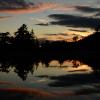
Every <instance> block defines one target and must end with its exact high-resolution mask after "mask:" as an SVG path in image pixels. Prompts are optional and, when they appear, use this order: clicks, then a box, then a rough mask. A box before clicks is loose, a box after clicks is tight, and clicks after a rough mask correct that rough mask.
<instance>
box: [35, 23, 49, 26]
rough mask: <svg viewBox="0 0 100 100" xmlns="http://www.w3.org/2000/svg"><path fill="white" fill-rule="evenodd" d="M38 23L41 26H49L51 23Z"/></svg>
mask: <svg viewBox="0 0 100 100" xmlns="http://www.w3.org/2000/svg"><path fill="white" fill-rule="evenodd" d="M36 25H40V26H48V25H49V24H48V23H39V24H36Z"/></svg>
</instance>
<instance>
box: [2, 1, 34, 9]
mask: <svg viewBox="0 0 100 100" xmlns="http://www.w3.org/2000/svg"><path fill="white" fill-rule="evenodd" d="M31 6H34V4H33V3H32V2H26V1H25V0H0V10H5V9H22V8H28V7H31Z"/></svg>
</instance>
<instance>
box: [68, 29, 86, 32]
mask: <svg viewBox="0 0 100 100" xmlns="http://www.w3.org/2000/svg"><path fill="white" fill-rule="evenodd" d="M68 30H69V31H75V32H87V30H78V29H68Z"/></svg>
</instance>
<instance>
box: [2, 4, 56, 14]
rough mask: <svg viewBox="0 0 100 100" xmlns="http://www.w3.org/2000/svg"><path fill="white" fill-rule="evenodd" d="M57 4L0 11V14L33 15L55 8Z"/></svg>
mask: <svg viewBox="0 0 100 100" xmlns="http://www.w3.org/2000/svg"><path fill="white" fill-rule="evenodd" d="M57 6H58V5H57V4H54V3H40V4H38V5H34V6H29V7H25V8H24V7H23V8H12V9H0V13H8V14H25V13H34V12H39V11H44V10H47V9H52V8H55V7H57Z"/></svg>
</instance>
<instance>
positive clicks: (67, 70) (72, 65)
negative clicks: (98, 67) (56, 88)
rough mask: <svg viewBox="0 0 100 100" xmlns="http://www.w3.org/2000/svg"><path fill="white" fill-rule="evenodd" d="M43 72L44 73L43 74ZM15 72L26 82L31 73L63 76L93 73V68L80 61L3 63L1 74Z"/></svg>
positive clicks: (0, 64)
mask: <svg viewBox="0 0 100 100" xmlns="http://www.w3.org/2000/svg"><path fill="white" fill-rule="evenodd" d="M47 68H48V69H47ZM42 70H43V72H42ZM10 71H13V72H14V73H16V74H17V75H18V76H19V77H20V78H21V79H22V80H26V79H27V76H28V74H29V73H31V74H34V73H37V72H38V73H37V75H39V73H40V72H42V74H47V75H50V74H51V73H52V75H61V74H71V73H86V72H89V73H90V72H93V70H92V68H91V67H89V66H88V65H85V64H83V63H82V62H80V61H78V60H65V61H62V62H61V61H59V60H50V61H49V60H48V61H42V60H41V61H34V62H20V61H19V62H5V61H4V62H1V63H0V72H5V73H9V72H10Z"/></svg>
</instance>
